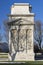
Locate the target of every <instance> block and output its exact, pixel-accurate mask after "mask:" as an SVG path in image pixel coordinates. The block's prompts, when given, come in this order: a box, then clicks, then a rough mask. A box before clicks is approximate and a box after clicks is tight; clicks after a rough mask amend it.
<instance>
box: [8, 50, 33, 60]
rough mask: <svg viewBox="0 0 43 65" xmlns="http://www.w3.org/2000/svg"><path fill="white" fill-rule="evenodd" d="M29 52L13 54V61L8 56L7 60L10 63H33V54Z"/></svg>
mask: <svg viewBox="0 0 43 65" xmlns="http://www.w3.org/2000/svg"><path fill="white" fill-rule="evenodd" d="M30 51H31V50H30ZM30 51H27V52H26V51H23V52H21V51H20V52H17V53H16V55H15V54H14V55H15V56H13V58H14V59H13V58H11V56H9V59H10V61H34V52H32V51H31V52H30ZM12 59H13V60H12Z"/></svg>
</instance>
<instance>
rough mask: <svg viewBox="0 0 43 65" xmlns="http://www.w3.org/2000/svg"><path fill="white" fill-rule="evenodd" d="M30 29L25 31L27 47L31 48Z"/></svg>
mask: <svg viewBox="0 0 43 65" xmlns="http://www.w3.org/2000/svg"><path fill="white" fill-rule="evenodd" d="M31 36H32V30H31V29H30V30H28V31H27V49H31V43H32V38H31Z"/></svg>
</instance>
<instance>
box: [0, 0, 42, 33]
mask: <svg viewBox="0 0 43 65" xmlns="http://www.w3.org/2000/svg"><path fill="white" fill-rule="evenodd" d="M22 2H23V3H30V4H31V5H32V12H34V13H35V20H41V22H43V0H42V1H41V0H0V26H1V27H2V29H1V32H2V34H3V33H4V32H3V21H4V20H5V19H7V14H10V7H11V5H12V4H13V3H22Z"/></svg>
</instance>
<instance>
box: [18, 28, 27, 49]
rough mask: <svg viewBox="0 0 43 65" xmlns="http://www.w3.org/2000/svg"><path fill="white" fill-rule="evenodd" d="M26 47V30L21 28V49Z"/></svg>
mask: <svg viewBox="0 0 43 65" xmlns="http://www.w3.org/2000/svg"><path fill="white" fill-rule="evenodd" d="M25 49H26V30H25V29H20V31H19V50H25Z"/></svg>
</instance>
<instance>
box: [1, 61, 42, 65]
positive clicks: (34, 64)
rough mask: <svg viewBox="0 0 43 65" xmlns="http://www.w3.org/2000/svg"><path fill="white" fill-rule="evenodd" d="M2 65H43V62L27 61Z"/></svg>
mask: <svg viewBox="0 0 43 65" xmlns="http://www.w3.org/2000/svg"><path fill="white" fill-rule="evenodd" d="M9 62H10V61H9ZM0 65H43V61H25V63H21V62H18V61H16V63H8V64H5V63H3V64H0Z"/></svg>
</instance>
